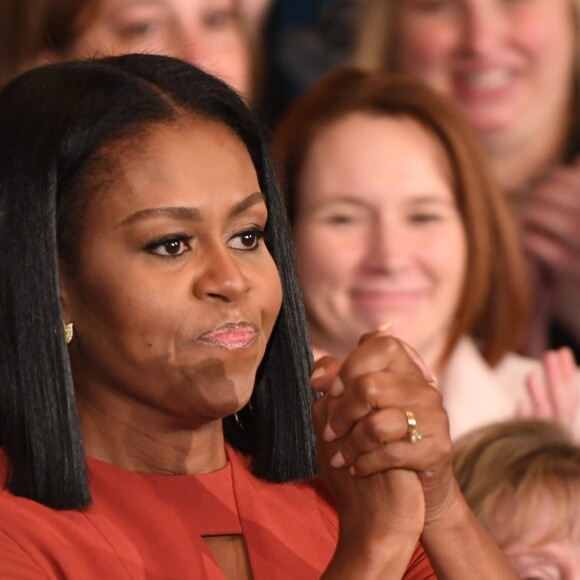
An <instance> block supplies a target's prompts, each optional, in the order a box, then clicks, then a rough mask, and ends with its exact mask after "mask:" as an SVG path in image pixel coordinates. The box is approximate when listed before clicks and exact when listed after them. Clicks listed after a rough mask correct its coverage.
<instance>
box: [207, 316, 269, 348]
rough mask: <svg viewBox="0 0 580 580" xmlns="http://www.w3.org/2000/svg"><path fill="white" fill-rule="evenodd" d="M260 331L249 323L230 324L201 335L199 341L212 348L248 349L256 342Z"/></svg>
mask: <svg viewBox="0 0 580 580" xmlns="http://www.w3.org/2000/svg"><path fill="white" fill-rule="evenodd" d="M257 337H258V330H257V328H256V326H255V325H254V324H251V323H249V322H228V323H226V324H222V325H220V326H216V327H215V328H212V329H211V330H208V331H207V332H204V333H203V334H201V335H200V336H199V337H198V338H197V340H198V341H200V342H204V343H206V344H209V345H211V346H216V347H219V348H225V349H227V350H237V349H242V348H248V347H250V346H252V345H253V344H254V342H256V339H257Z"/></svg>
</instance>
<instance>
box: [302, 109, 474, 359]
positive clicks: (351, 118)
mask: <svg viewBox="0 0 580 580" xmlns="http://www.w3.org/2000/svg"><path fill="white" fill-rule="evenodd" d="M449 175H450V170H449V167H448V164H447V160H446V158H445V155H444V152H443V150H442V148H441V146H440V145H439V144H438V143H437V142H436V141H435V140H434V138H433V137H431V135H430V134H429V133H428V132H427V131H426V130H425V129H423V128H422V127H420V126H419V125H418V124H417V123H416V122H414V121H412V120H410V119H404V118H402V119H401V118H397V119H395V118H389V117H380V116H370V115H367V114H363V113H353V114H350V115H348V116H347V117H344V118H343V119H341V120H339V121H336V122H334V123H333V124H331V125H329V126H328V127H326V128H324V129H322V130H321V131H320V132H319V133H318V135H317V136H316V137H315V139H314V141H313V142H312V144H311V146H310V148H309V150H308V155H307V158H306V161H305V164H304V166H303V168H302V171H301V173H300V175H299V179H298V187H297V189H298V204H297V216H296V221H295V228H294V239H295V242H296V249H297V254H298V261H299V269H300V275H301V279H302V282H303V288H304V295H305V300H306V304H307V309H308V314H309V320H310V324H311V332H312V340H313V343H314V345H315V346H316V347H317V348H319V349H322V350H324V351H327V352H330V353H331V354H334V355H336V356H345V355H346V354H347V353H348V352H349V351H350V349H351V348H353V346H354V345H356V343H357V341H358V338H359V336H360V335H361V334H362V333H364V332H368V331H369V330H372V329H375V328H377V327H378V326H380V325H382V324H385V323H386V322H392V324H393V328H394V332H395V334H396V335H398V336H400V337H401V338H403V339H405V340H406V341H407V342H409V343H410V344H411V345H412V346H414V347H415V348H417V349H418V350H419V352H420V353H421V354H422V355H423V356H424V357H425V358H426V360H427V362H428V363H430V364H435V362H436V361H437V359H438V357H439V356H440V355H441V351H442V349H443V348H444V345H445V342H446V339H447V332H448V328H449V325H450V322H451V320H452V317H453V315H454V312H455V310H456V308H457V303H458V300H459V297H460V293H461V289H462V285H463V278H464V273H465V263H466V251H467V250H466V238H465V233H464V229H463V225H462V221H461V218H460V216H459V213H458V210H457V208H456V204H455V200H454V195H453V192H452V189H451V187H450V178H449Z"/></svg>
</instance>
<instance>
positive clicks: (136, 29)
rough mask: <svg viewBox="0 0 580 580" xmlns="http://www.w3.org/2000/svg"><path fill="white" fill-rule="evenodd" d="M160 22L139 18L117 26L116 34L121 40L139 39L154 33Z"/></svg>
mask: <svg viewBox="0 0 580 580" xmlns="http://www.w3.org/2000/svg"><path fill="white" fill-rule="evenodd" d="M159 28H160V24H159V23H158V22H157V21H155V20H141V21H136V22H133V23H131V24H125V25H123V26H119V28H118V34H119V37H120V38H122V39H123V40H139V39H142V38H147V37H150V36H152V35H153V34H155V33H156V32H157V31H158V29H159Z"/></svg>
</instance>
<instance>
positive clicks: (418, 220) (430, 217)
mask: <svg viewBox="0 0 580 580" xmlns="http://www.w3.org/2000/svg"><path fill="white" fill-rule="evenodd" d="M442 219H443V218H442V216H441V215H439V214H436V213H417V214H413V215H412V216H410V221H411V222H412V223H415V224H428V223H431V222H437V221H441V220H442Z"/></svg>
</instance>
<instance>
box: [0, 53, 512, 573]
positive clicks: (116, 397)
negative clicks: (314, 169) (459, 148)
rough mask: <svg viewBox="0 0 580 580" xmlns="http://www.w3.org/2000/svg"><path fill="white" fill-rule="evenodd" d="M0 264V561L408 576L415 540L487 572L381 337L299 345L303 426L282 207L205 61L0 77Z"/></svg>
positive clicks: (239, 112) (418, 553)
mask: <svg viewBox="0 0 580 580" xmlns="http://www.w3.org/2000/svg"><path fill="white" fill-rule="evenodd" d="M39 94H41V95H42V98H41V99H39V98H38V95H39ZM0 277H1V279H2V280H3V283H2V285H1V289H0V313H1V317H2V318H1V321H0V322H1V323H0V359H1V360H2V365H1V366H0V385H2V388H1V389H0V410H1V417H0V443H1V445H2V448H3V449H2V456H1V463H0V466H1V469H2V471H3V474H4V477H3V479H4V481H5V489H4V490H3V491H2V492H1V493H0V512H1V513H2V518H0V571H1V572H2V575H3V576H4V577H26V578H40V577H42V578H46V577H50V578H99V579H100V578H126V577H131V578H135V577H136V578H144V577H163V578H223V577H224V575H225V576H226V577H228V578H240V579H244V578H252V577H253V578H265V577H268V578H288V577H297V578H318V577H320V576H321V575H322V576H323V577H325V578H358V577H365V578H401V577H404V578H432V577H433V571H432V569H431V566H430V564H429V561H428V560H427V558H426V556H425V554H424V552H423V549H422V548H421V547H420V546H417V542H418V540H419V537H420V536H421V538H422V541H423V542H424V544H425V546H426V547H427V548H428V550H429V554H430V557H431V559H432V561H433V563H434V565H435V566H436V567H437V568H438V569H439V570H441V572H442V574H445V575H446V577H448V578H465V576H466V573H467V572H468V571H469V570H470V569H471V568H472V566H473V562H474V561H475V562H481V565H479V564H478V566H477V567H478V574H479V577H481V578H490V577H494V578H503V577H511V573H510V571H509V568H508V566H507V563H506V561H505V559H504V558H503V556H502V555H501V553H500V552H499V550H498V549H497V548H496V547H495V545H494V544H493V542H492V541H491V539H490V538H489V537H488V536H487V534H486V533H485V532H484V530H483V528H482V526H481V525H480V524H479V523H478V522H477V520H476V519H475V517H474V516H473V514H472V513H471V512H470V511H469V509H468V508H467V505H466V503H465V502H464V500H463V498H462V497H461V494H460V493H459V490H458V487H457V485H456V482H455V480H454V479H453V475H452V470H451V445H450V442H449V435H448V427H447V418H446V414H445V412H444V411H443V409H442V407H441V404H440V397H439V394H438V393H437V391H436V389H434V388H433V386H432V384H431V383H432V376H431V374H430V372H429V371H428V369H427V368H426V367H425V366H424V364H423V363H422V361H421V360H420V359H419V358H418V357H417V356H416V355H415V354H413V353H412V352H411V351H410V350H409V349H408V348H407V347H406V346H405V345H404V344H403V343H401V342H400V341H398V340H397V339H395V338H393V337H392V336H390V335H389V333H388V331H386V330H378V331H375V332H373V333H370V334H368V335H366V336H364V337H362V339H361V342H360V344H359V346H358V347H357V348H355V349H353V352H352V353H350V354H349V356H348V358H347V359H346V360H345V361H344V362H340V361H338V360H337V359H333V358H331V357H328V358H326V359H324V360H322V361H320V362H319V363H318V365H317V366H316V367H315V370H314V372H313V374H312V377H311V378H310V381H311V383H312V386H313V387H314V388H315V389H316V391H318V392H320V393H323V394H324V395H323V396H321V397H319V398H318V399H317V400H316V402H315V403H314V410H313V418H314V421H312V418H311V415H310V412H311V407H312V406H313V402H314V399H315V397H314V395H313V392H312V390H311V388H310V386H309V373H310V362H311V357H310V350H309V344H308V339H307V335H306V329H305V324H304V320H303V312H302V306H301V301H300V295H299V292H298V288H297V282H296V279H295V273H294V266H293V261H292V252H291V244H290V239H289V233H288V229H287V225H286V221H285V211H284V204H283V201H282V199H281V198H280V197H279V194H278V190H277V186H276V182H275V180H274V177H273V173H272V169H271V164H270V161H269V159H268V156H267V153H266V147H265V145H264V142H263V140H262V138H261V137H260V134H259V132H258V131H257V129H256V127H255V125H254V122H253V120H252V117H251V115H250V114H249V112H248V110H247V109H246V107H245V106H244V105H243V103H242V101H241V100H240V98H239V97H238V96H237V95H236V94H235V93H234V92H233V91H231V89H229V88H228V87H227V86H226V85H225V84H223V83H222V82H220V81H218V80H217V79H215V78H214V77H212V76H209V75H207V74H206V73H203V72H201V71H200V70H199V69H196V68H195V67H192V66H190V65H188V64H186V63H184V62H182V61H178V60H173V59H170V58H166V57H159V56H150V55H128V56H124V57H115V58H109V59H104V60H100V61H94V62H88V61H87V62H81V63H68V64H59V65H51V66H47V67H43V68H41V69H37V70H34V71H30V72H28V73H25V74H24V75H22V76H21V77H19V78H17V79H15V80H14V81H13V82H12V83H10V84H9V85H8V86H7V87H6V88H5V89H4V91H3V92H2V93H0ZM314 427H315V428H316V429H314ZM315 430H316V433H317V435H316V436H315ZM413 442H415V444H413ZM316 445H317V449H316ZM317 450H318V459H319V465H320V469H321V472H322V475H323V478H324V483H325V486H326V487H324V486H323V483H322V480H318V479H314V480H310V481H308V480H309V479H310V478H312V477H313V476H315V475H316V473H317V471H318V467H317V458H316V453H317ZM347 450H348V456H349V457H350V458H351V463H352V465H351V467H350V468H341V467H336V466H335V463H336V459H335V458H336V457H337V455H339V454H346V453H347ZM299 480H303V481H299ZM325 489H328V491H330V494H329V493H328V492H327V491H325ZM459 539H461V541H462V543H463V547H462V551H461V552H458V551H457V550H454V549H453V548H452V546H453V545H455V544H456V543H457V542H458V541H459ZM471 577H475V576H473V575H472V576H471Z"/></svg>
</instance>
